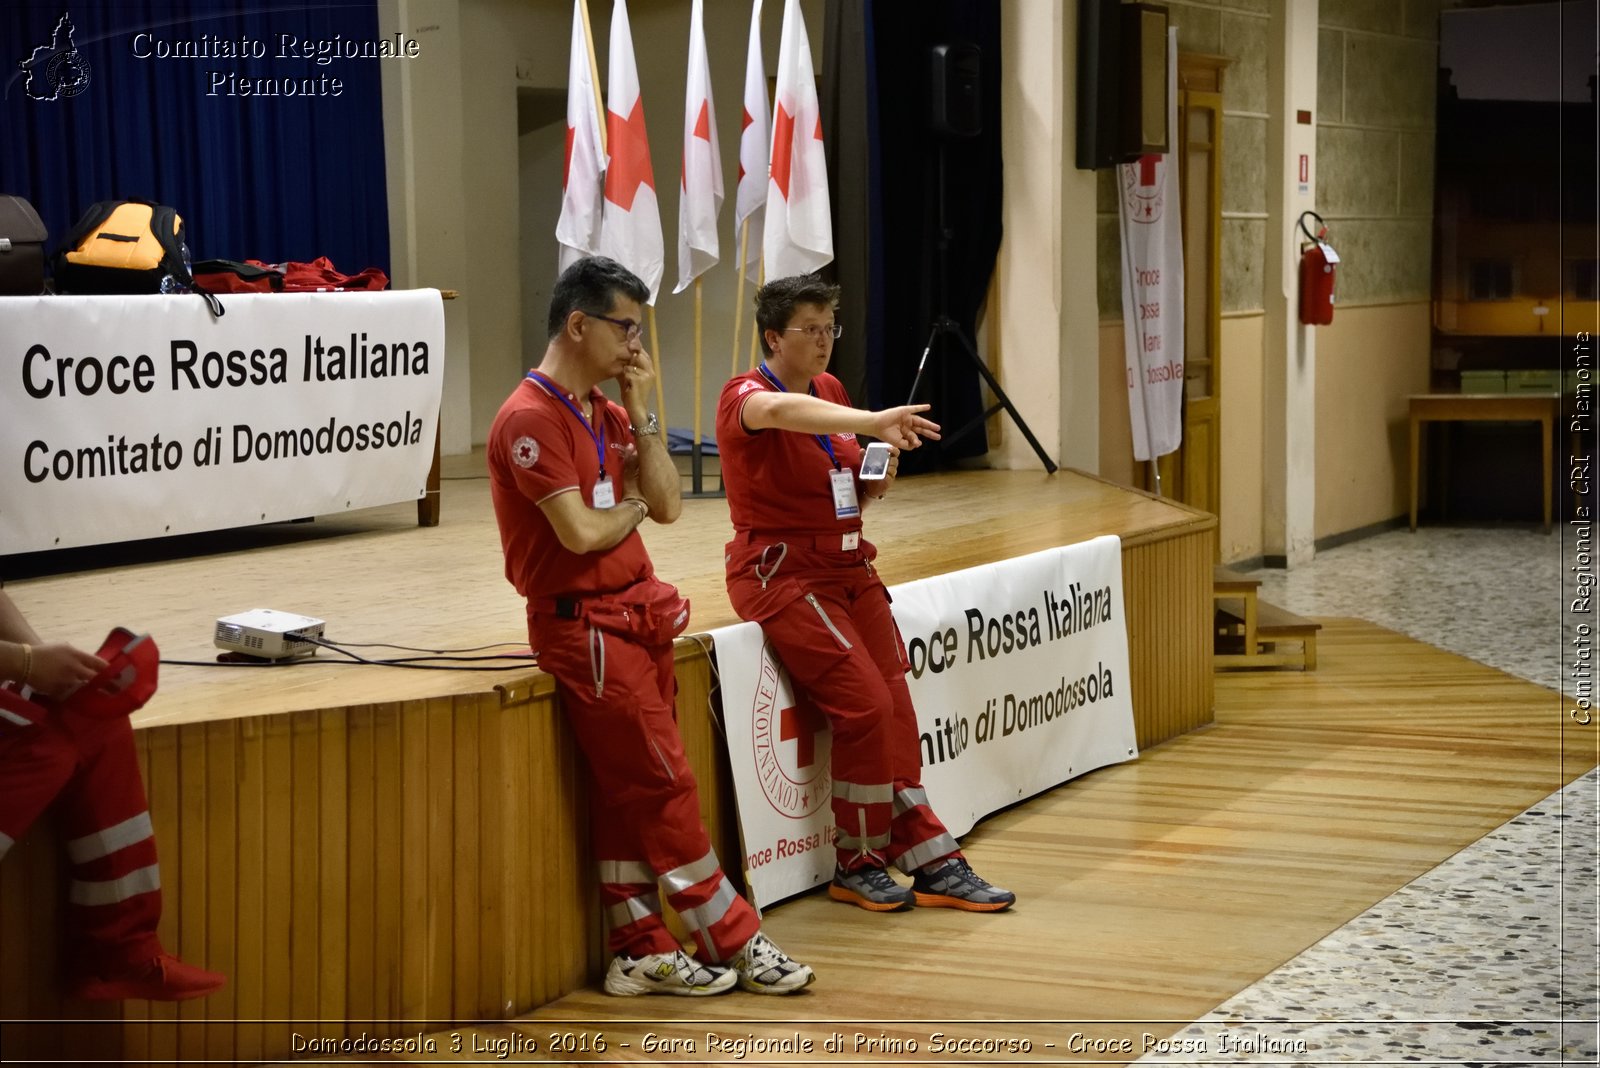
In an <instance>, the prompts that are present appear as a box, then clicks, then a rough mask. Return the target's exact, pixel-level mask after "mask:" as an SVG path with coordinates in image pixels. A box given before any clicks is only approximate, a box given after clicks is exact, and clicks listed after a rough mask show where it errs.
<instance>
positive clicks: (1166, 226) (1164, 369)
mask: <svg viewBox="0 0 1600 1068" xmlns="http://www.w3.org/2000/svg"><path fill="white" fill-rule="evenodd" d="M1177 34H1178V31H1177V30H1169V31H1168V39H1167V138H1168V148H1169V151H1168V152H1167V154H1166V155H1164V156H1141V157H1140V158H1139V160H1138V161H1137V162H1134V163H1125V164H1123V165H1122V166H1120V167H1118V168H1117V177H1118V180H1119V185H1120V187H1121V192H1122V196H1121V198H1120V200H1119V202H1118V203H1119V207H1120V212H1119V214H1120V221H1121V229H1122V334H1123V351H1124V356H1125V358H1126V361H1127V368H1128V417H1129V422H1130V423H1131V425H1132V427H1133V458H1134V459H1135V460H1139V461H1141V462H1142V461H1145V460H1151V459H1154V458H1155V457H1157V456H1165V455H1166V454H1167V453H1169V452H1172V451H1173V450H1174V449H1176V448H1177V447H1178V446H1179V445H1180V444H1181V443H1182V442H1183V356H1184V353H1183V221H1182V215H1181V212H1180V207H1181V206H1180V205H1179V203H1178V150H1179V148H1180V147H1181V146H1182V144H1183V135H1182V133H1181V132H1180V131H1179V130H1178V95H1177V85H1178V36H1177Z"/></svg>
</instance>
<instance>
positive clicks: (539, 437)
mask: <svg viewBox="0 0 1600 1068" xmlns="http://www.w3.org/2000/svg"><path fill="white" fill-rule="evenodd" d="M556 389H557V390H558V391H559V389H560V387H559V386H558V387H556ZM563 396H565V397H566V399H567V400H568V401H571V402H572V403H573V404H574V405H576V404H577V400H576V398H574V397H573V396H572V395H571V394H563ZM589 399H590V401H591V402H592V403H593V405H594V407H593V411H594V414H595V422H594V428H595V430H594V433H595V434H599V433H600V432H601V430H602V429H603V430H604V441H605V448H604V452H605V470H606V477H607V478H608V479H609V480H610V481H611V484H612V487H613V491H614V492H613V499H614V500H616V501H618V502H620V501H621V500H622V449H620V448H616V447H615V446H623V445H628V444H630V443H632V442H633V434H632V433H631V432H629V430H628V425H629V424H628V412H627V409H625V408H623V407H622V406H621V405H620V404H614V403H612V402H611V401H610V400H608V399H606V396H605V394H604V393H601V392H600V390H599V389H596V390H594V392H592V393H590V394H589ZM598 451H599V450H598V449H597V447H596V442H595V438H594V436H592V435H591V433H590V430H589V425H588V424H587V423H586V422H585V421H584V420H583V418H582V417H581V416H580V415H579V414H578V413H576V412H574V411H572V410H571V409H569V408H568V407H567V405H566V404H565V403H564V402H563V400H562V398H561V397H560V396H555V395H552V394H551V393H550V392H549V391H548V390H546V389H545V388H544V387H543V386H542V385H540V384H539V383H538V382H536V381H534V380H533V379H531V378H524V379H523V380H522V385H520V386H518V387H517V389H516V390H515V391H513V392H512V394H511V396H510V397H508V398H506V402H505V403H504V404H502V405H501V406H500V413H499V414H498V415H496V416H495V419H494V425H493V426H491V427H490V428H489V443H488V456H489V495H490V497H491V498H492V499H493V501H494V514H495V518H496V519H497V520H498V521H499V524H500V546H501V548H502V549H503V550H504V551H505V557H506V578H507V579H509V580H510V581H511V585H513V586H515V587H516V588H517V592H518V593H520V594H522V595H523V596H524V597H555V596H558V595H567V596H570V595H582V594H590V593H612V592H614V591H616V590H620V589H623V588H624V587H626V586H631V585H632V584H633V583H635V582H637V581H639V580H640V579H643V578H647V577H649V575H650V574H651V566H650V555H649V553H647V552H646V551H645V547H644V539H643V538H641V537H639V534H638V532H637V531H634V532H633V533H630V534H629V535H628V536H627V537H626V538H624V539H622V541H621V543H620V544H618V545H616V546H614V547H613V548H610V549H606V550H603V551H600V552H592V553H574V552H570V551H568V550H567V549H566V547H564V546H563V545H562V544H561V539H560V538H558V537H556V531H555V528H554V527H553V526H551V525H550V520H549V519H547V518H545V514H544V509H542V508H540V507H539V502H540V501H544V500H548V499H549V498H551V497H553V496H555V495H556V494H558V493H574V492H576V493H578V494H580V495H581V496H582V498H583V502H584V503H585V504H587V505H591V506H592V505H593V504H594V487H595V483H596V482H597V481H599V478H600V466H601V460H600V457H599V455H598Z"/></svg>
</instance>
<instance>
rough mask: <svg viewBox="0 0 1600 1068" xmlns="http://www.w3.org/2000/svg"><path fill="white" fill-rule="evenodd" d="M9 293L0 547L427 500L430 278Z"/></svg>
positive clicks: (437, 359)
mask: <svg viewBox="0 0 1600 1068" xmlns="http://www.w3.org/2000/svg"><path fill="white" fill-rule="evenodd" d="M221 299H222V301H223V303H224V306H225V308H226V314H225V315H223V316H222V317H221V318H219V319H213V318H212V317H211V314H210V313H209V312H208V311H207V310H206V305H205V302H204V301H202V300H200V299H199V298H198V297H195V298H192V299H191V298H188V297H184V296H175V295H150V296H103V297H0V554H6V553H18V552H32V551H36V550H42V549H57V548H67V547H70V546H76V545H95V544H100V543H104V542H112V541H125V540H132V539H136V538H150V537H160V536H163V535H168V534H183V533H191V532H194V531H202V530H217V529H222V528H225V527H233V526H243V525H246V524H251V523H261V522H271V521H276V520H284V519H298V518H302V517H306V516H316V515H326V514H330V513H334V512H343V511H346V510H348V509H353V508H366V507H370V506H372V505H378V504H390V503H393V502H396V501H404V500H412V499H416V498H418V497H420V496H422V494H423V492H424V487H425V482H426V480H427V475H428V469H429V467H430V466H431V464H432V462H433V445H434V434H435V432H436V430H437V427H438V418H439V397H440V393H441V389H442V385H443V382H444V356H445V353H444V313H443V310H442V306H441V304H440V298H439V292H438V290H433V289H424V290H410V291H405V292H398V293H295V294H289V293H274V294H249V295H232V296H224V297H222V298H221Z"/></svg>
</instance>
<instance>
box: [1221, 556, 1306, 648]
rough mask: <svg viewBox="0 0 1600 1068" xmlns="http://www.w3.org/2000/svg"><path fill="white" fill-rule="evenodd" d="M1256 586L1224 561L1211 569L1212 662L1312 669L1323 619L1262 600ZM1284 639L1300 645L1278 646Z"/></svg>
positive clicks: (1258, 586) (1258, 580)
mask: <svg viewBox="0 0 1600 1068" xmlns="http://www.w3.org/2000/svg"><path fill="white" fill-rule="evenodd" d="M1260 586H1261V580H1260V579H1253V578H1249V577H1247V576H1245V575H1241V574H1239V573H1238V572H1236V571H1230V570H1228V569H1227V568H1225V567H1217V568H1216V569H1215V570H1214V571H1213V573H1212V600H1213V602H1214V603H1215V631H1214V633H1215V646H1214V649H1215V652H1214V655H1213V657H1212V664H1213V666H1214V667H1218V668H1258V667H1296V666H1298V667H1299V668H1300V669H1301V670H1302V671H1315V670H1316V668H1317V631H1318V630H1320V629H1322V624H1320V623H1315V622H1313V621H1311V620H1309V619H1306V618H1304V617H1302V616H1297V615H1295V614H1294V613H1293V612H1290V611H1287V610H1285V609H1282V608H1279V607H1278V606H1276V605H1273V604H1268V603H1267V602H1265V601H1263V600H1261V599H1260V597H1258V596H1257V591H1258V590H1259V588H1260ZM1283 642H1296V643H1298V644H1299V648H1298V649H1297V650H1294V651H1291V652H1284V651H1281V650H1280V649H1279V648H1278V646H1279V644H1280V643H1283Z"/></svg>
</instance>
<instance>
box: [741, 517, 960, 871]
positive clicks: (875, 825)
mask: <svg viewBox="0 0 1600 1068" xmlns="http://www.w3.org/2000/svg"><path fill="white" fill-rule="evenodd" d="M736 545H738V543H737V542H736V543H734V545H731V546H730V555H729V560H728V565H729V570H728V593H729V596H730V598H731V599H732V601H733V606H734V608H735V610H736V611H738V612H739V614H740V615H741V616H743V617H744V618H746V619H750V618H756V619H757V621H758V622H759V623H760V624H761V629H762V632H763V633H764V634H765V635H766V636H767V640H768V641H770V642H771V643H772V646H773V649H774V650H775V651H776V652H777V654H778V659H780V660H781V661H782V662H783V666H784V668H785V669H786V670H787V671H788V672H789V678H790V680H791V681H793V683H794V685H795V688H796V690H798V691H799V692H800V693H801V694H802V695H803V696H804V697H805V699H807V700H809V701H810V702H811V703H812V704H813V705H814V706H815V707H816V708H817V709H818V710H819V711H821V712H822V713H823V715H824V716H826V717H827V720H828V726H829V727H830V728H831V729H832V731H833V802H832V804H833V818H834V827H835V829H836V832H837V834H838V840H837V842H836V843H835V846H836V850H837V857H838V862H839V864H840V865H842V866H844V867H845V868H846V869H851V868H857V867H861V866H863V865H867V864H876V865H881V864H883V863H885V861H887V862H890V863H893V864H895V865H896V866H898V867H899V868H901V869H902V870H904V871H910V870H911V869H913V868H917V867H920V866H921V865H923V864H927V863H929V862H931V861H934V860H938V859H940V858H941V857H947V856H959V855H960V850H959V848H958V847H957V845H956V841H955V839H954V838H953V837H952V836H951V835H950V833H949V831H947V830H946V829H945V826H944V824H943V823H941V822H940V821H939V817H938V816H936V815H934V813H933V810H932V808H930V807H929V805H928V803H927V799H926V797H925V796H924V795H923V792H922V750H921V745H920V738H919V732H918V729H917V713H916V710H915V709H914V708H913V707H912V704H911V691H910V690H909V689H908V688H907V687H906V677H905V672H906V663H905V657H904V649H903V647H902V646H901V643H900V632H899V630H898V629H897V628H896V627H895V622H894V615H893V613H892V612H891V611H890V608H889V593H888V591H887V590H886V589H884V586H883V583H882V581H880V580H879V579H878V576H877V574H876V573H875V572H874V571H873V570H872V569H871V568H870V567H868V566H867V563H868V560H869V557H868V556H867V555H866V553H865V552H863V551H857V552H851V553H844V552H838V553H835V552H824V551H818V550H813V549H804V548H802V549H790V550H789V551H787V552H786V553H785V554H784V555H783V559H782V562H781V563H780V564H778V565H777V567H776V568H774V569H773V570H772V572H771V573H770V574H769V573H768V571H767V568H768V567H771V566H772V564H773V562H774V561H775V560H776V559H777V554H776V553H775V552H768V553H767V554H766V560H765V564H763V565H762V568H763V570H762V571H761V574H764V575H767V577H768V583H767V588H766V589H765V590H763V589H762V587H761V580H760V578H759V577H757V572H756V571H755V567H756V566H757V564H758V562H759V561H760V550H761V548H762V547H761V546H759V545H754V546H752V545H744V546H742V547H740V548H737V549H736V548H735V546H736ZM869 548H870V547H869ZM764 595H766V596H764ZM770 595H775V596H770ZM747 613H749V614H747Z"/></svg>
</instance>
